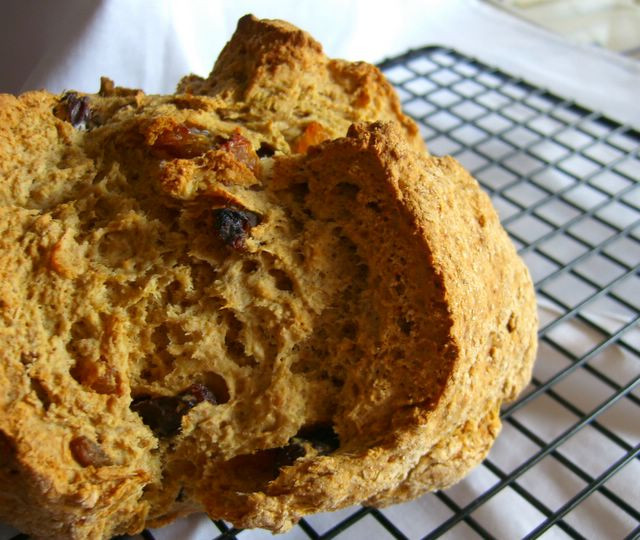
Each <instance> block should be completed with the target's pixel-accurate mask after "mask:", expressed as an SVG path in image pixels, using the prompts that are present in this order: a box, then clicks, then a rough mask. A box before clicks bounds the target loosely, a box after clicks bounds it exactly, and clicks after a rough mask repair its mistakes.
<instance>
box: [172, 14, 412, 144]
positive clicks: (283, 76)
mask: <svg viewBox="0 0 640 540" xmlns="http://www.w3.org/2000/svg"><path fill="white" fill-rule="evenodd" d="M178 92H184V93H189V94H194V95H212V96H213V95H215V96H218V97H221V98H223V99H224V100H225V101H226V102H227V103H228V104H229V105H230V109H231V110H232V111H233V113H232V114H233V117H234V118H235V119H237V120H238V121H241V122H242V123H243V124H244V125H245V126H247V127H248V128H249V129H256V130H257V131H261V132H269V131H276V132H279V134H280V137H279V138H278V140H277V141H276V142H275V146H276V148H278V149H280V150H283V151H284V152H287V153H288V152H290V150H291V149H292V148H291V147H292V145H295V142H296V141H297V140H298V139H299V138H300V136H301V135H302V134H303V133H304V132H305V130H306V129H307V128H308V126H310V125H314V124H320V125H321V126H322V127H323V132H324V133H325V139H327V140H328V139H334V138H336V137H343V136H344V135H346V133H347V129H348V128H349V125H351V124H352V123H354V122H373V121H377V120H385V121H394V122H397V123H399V124H400V125H401V126H402V128H403V130H404V131H405V133H406V136H407V138H408V139H409V140H410V141H411V144H413V145H414V146H415V147H416V148H417V149H421V150H424V143H423V141H422V138H421V137H420V133H419V132H418V128H417V126H416V124H415V123H414V122H413V120H411V119H410V118H408V117H407V116H405V115H404V114H403V113H402V110H401V107H400V101H399V100H398V98H397V96H396V94H395V92H394V90H393V88H392V87H391V85H390V84H389V82H388V81H387V80H386V79H385V78H384V76H383V75H382V73H381V72H380V70H379V69H377V68H376V67H375V66H372V65H371V64H367V63H365V62H346V61H344V60H333V59H329V58H327V57H326V56H325V55H324V53H323V52H322V46H321V45H320V44H319V43H318V42H317V41H315V40H314V39H313V38H312V37H311V36H310V35H309V34H307V33H306V32H304V31H302V30H300V29H299V28H296V27H295V26H293V25H291V24H289V23H287V22H284V21H279V20H266V19H264V20H260V19H257V18H255V17H253V16H252V15H247V16H245V17H243V18H242V19H240V21H239V22H238V28H237V30H236V32H235V34H234V35H233V37H232V39H231V41H229V43H227V45H226V46H225V48H224V49H223V50H222V52H221V54H220V56H219V57H218V60H217V62H216V64H215V66H214V68H213V71H212V72H211V74H210V75H209V76H208V77H207V78H206V79H202V78H200V77H196V76H194V75H190V76H188V77H185V78H184V79H183V80H182V81H181V83H180V84H179V85H178Z"/></svg>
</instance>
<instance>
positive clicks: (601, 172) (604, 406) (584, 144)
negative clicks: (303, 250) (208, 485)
mask: <svg viewBox="0 0 640 540" xmlns="http://www.w3.org/2000/svg"><path fill="white" fill-rule="evenodd" d="M380 68H381V69H382V70H383V72H384V73H385V74H386V76H387V77H388V78H389V79H390V80H391V82H392V83H393V84H394V85H395V86H396V89H397V91H398V93H399V95H400V97H401V100H402V102H403V107H404V109H405V111H406V112H407V113H408V114H410V115H411V116H412V117H413V118H414V119H415V120H416V121H417V122H418V124H419V126H420V129H421V131H422V135H423V136H424V138H425V140H426V141H427V144H428V146H429V149H430V151H431V153H433V154H451V155H453V156H455V157H457V158H458V159H459V160H460V161H461V162H462V163H463V165H465V166H466V167H467V169H469V170H470V171H471V172H472V173H473V174H474V176H475V177H476V178H477V179H478V180H479V182H480V183H481V185H482V187H483V188H484V189H485V190H486V191H487V192H488V193H489V194H490V195H491V197H492V200H493V203H494V205H495V206H496V208H497V210H498V213H499V215H500V218H501V220H502V223H503V224H504V226H505V228H506V229H507V231H508V232H509V234H510V236H511V238H512V240H513V242H514V243H515V245H516V247H517V248H518V250H519V253H520V254H521V256H522V257H523V258H524V260H525V262H526V263H527V265H528V266H529V269H530V270H531V273H532V276H533V279H534V282H535V286H536V291H537V295H538V302H539V314H540V321H541V326H540V331H539V337H540V346H539V354H538V359H537V362H536V366H535V369H534V377H533V380H532V383H531V384H530V385H529V387H528V389H527V390H526V392H525V393H524V395H523V396H521V397H520V399H519V400H517V401H516V402H514V403H512V404H509V405H508V406H506V407H505V408H504V409H503V411H502V420H503V431H502V434H501V435H500V437H499V438H498V440H497V442H496V444H495V445H494V447H493V449H492V450H491V452H490V454H489V456H488V458H487V459H486V460H485V461H484V462H483V464H482V465H480V466H479V467H477V468H476V469H475V470H474V471H473V472H472V473H471V474H470V475H469V476H468V477H467V478H466V479H464V480H463V481H462V482H461V483H459V484H458V485H456V486H454V487H453V488H450V489H448V490H446V491H441V492H437V493H433V494H428V495H425V496H423V497H421V498H420V499H418V500H417V501H413V502H410V503H405V504H401V505H396V506H392V507H389V508H384V509H373V508H363V507H354V508H349V509H346V510H342V511H339V512H335V513H329V514H318V515H315V516H310V517H308V518H306V519H303V520H302V521H301V522H300V523H299V525H297V526H296V527H295V528H294V529H293V530H292V531H291V532H289V533H287V534H286V535H284V536H282V537H281V538H282V539H283V540H285V539H286V540H308V539H312V540H320V539H322V540H326V539H329V538H341V539H343V540H348V539H355V540H357V539H361V538H376V539H383V538H396V539H424V540H426V539H431V538H439V537H449V538H456V539H458V538H461V539H465V538H478V537H480V538H537V537H540V536H543V535H544V537H545V538H584V537H589V538H608V539H613V538H624V539H632V538H640V510H639V509H640V482H639V480H640V384H639V383H640V324H639V322H638V320H639V317H640V157H639V153H638V149H639V147H640V133H639V132H638V131H636V130H634V129H632V128H630V127H629V126H625V125H621V124H619V123H617V122H615V121H612V120H610V119H608V118H606V117H604V116H603V115H601V114H599V113H597V112H594V111H590V110H588V109H586V108H584V107H582V106H580V105H579V104H577V103H575V102H573V101H572V100H570V99H563V98H561V97H559V96H557V95H554V94H552V93H550V92H549V91H547V90H545V89H542V88H538V87H536V86H535V85H532V84H530V83H528V82H527V81H524V80H522V79H520V78H516V77H513V76H510V75H508V74H506V73H504V72H502V71H500V70H498V69H495V68H492V67H490V66H487V65H486V64H484V63H482V62H480V61H478V60H476V59H473V58H470V57H468V56H465V55H463V54H460V53H459V52H457V51H455V50H451V49H448V48H443V47H437V46H436V47H426V48H423V49H420V50H415V51H410V52H408V53H407V54H405V55H402V56H400V57H397V58H393V59H389V60H386V61H384V62H383V63H382V64H381V65H380ZM187 537H189V538H198V539H200V538H203V539H204V538H208V539H212V538H213V539H215V540H223V539H224V540H234V539H237V540H254V539H261V538H269V537H271V535H270V534H268V533H266V532H265V531H249V530H245V531H243V530H239V529H235V528H233V527H231V526H230V525H228V524H226V523H224V522H221V521H215V522H214V521H210V520H208V519H204V518H202V517H198V516H196V517H193V518H186V519H185V520H181V521H180V522H178V523H177V524H175V525H172V526H169V527H166V528H163V529H159V530H154V531H150V530H145V531H144V532H143V533H142V534H141V535H140V536H139V537H138V538H144V539H145V540H154V539H155V540H165V539H167V540H168V539H172V538H187ZM25 538H28V537H26V536H25V535H17V536H13V537H12V539H13V540H22V539H25Z"/></svg>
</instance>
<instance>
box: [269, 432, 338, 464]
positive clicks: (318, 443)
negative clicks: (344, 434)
mask: <svg viewBox="0 0 640 540" xmlns="http://www.w3.org/2000/svg"><path fill="white" fill-rule="evenodd" d="M305 444H307V445H311V446H312V447H313V449H314V450H315V451H316V452H317V455H319V456H326V455H328V454H330V453H331V452H333V451H334V450H337V449H338V448H339V447H340V440H339V439H338V435H337V434H336V432H335V431H333V428H332V427H331V426H328V425H324V424H317V425H313V426H308V427H304V428H302V429H301V430H300V431H298V433H296V435H295V436H294V437H291V439H289V444H287V446H283V447H281V448H275V449H273V450H272V451H273V452H274V461H275V467H276V468H278V469H280V468H281V467H286V466H288V465H292V464H293V463H294V461H295V460H296V459H298V458H301V457H304V456H305V454H306V451H305V448H304V447H305Z"/></svg>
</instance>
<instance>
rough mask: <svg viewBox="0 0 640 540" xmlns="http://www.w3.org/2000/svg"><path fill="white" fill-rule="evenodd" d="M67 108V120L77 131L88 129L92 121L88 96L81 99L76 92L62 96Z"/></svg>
mask: <svg viewBox="0 0 640 540" xmlns="http://www.w3.org/2000/svg"><path fill="white" fill-rule="evenodd" d="M62 101H63V102H64V104H65V105H66V107H67V120H68V121H69V122H70V123H71V125H72V126H73V127H74V128H76V129H86V128H87V123H88V122H89V120H90V119H91V108H90V106H89V98H88V97H87V96H82V97H79V96H78V94H77V93H76V92H67V93H66V94H65V95H64V96H62Z"/></svg>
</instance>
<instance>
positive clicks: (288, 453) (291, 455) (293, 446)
mask: <svg viewBox="0 0 640 540" xmlns="http://www.w3.org/2000/svg"><path fill="white" fill-rule="evenodd" d="M305 454H306V452H305V450H304V446H302V444H300V443H299V442H297V441H295V440H294V439H292V440H291V441H290V442H289V444H287V446H283V447H282V448H277V449H276V451H275V459H274V461H275V467H276V468H277V469H280V468H281V467H287V466H289V465H292V464H293V462H294V461H295V460H296V459H298V458H301V457H304V455H305Z"/></svg>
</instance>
